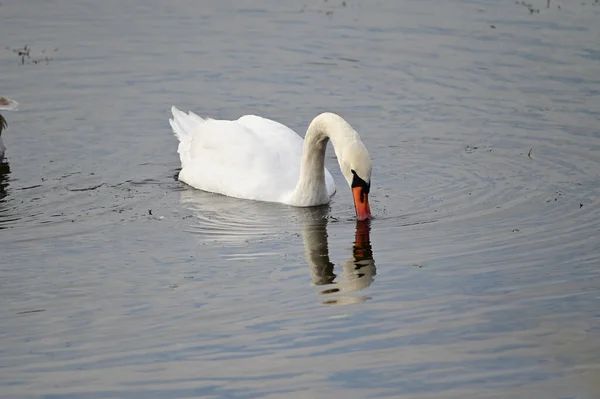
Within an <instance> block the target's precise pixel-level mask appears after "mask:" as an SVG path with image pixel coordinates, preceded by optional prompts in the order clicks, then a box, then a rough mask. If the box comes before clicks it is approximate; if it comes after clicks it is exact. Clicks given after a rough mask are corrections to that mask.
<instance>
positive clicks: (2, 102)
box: [0, 97, 19, 160]
mask: <svg viewBox="0 0 600 399" xmlns="http://www.w3.org/2000/svg"><path fill="white" fill-rule="evenodd" d="M18 106H19V103H18V102H16V101H15V100H11V99H10V98H8V97H0V110H8V111H13V110H15V109H17V107H18ZM7 126H8V123H6V119H4V117H3V116H2V115H1V114H0V160H2V158H4V151H5V150H6V147H4V143H3V142H2V131H3V130H4V129H5V128H6V127H7Z"/></svg>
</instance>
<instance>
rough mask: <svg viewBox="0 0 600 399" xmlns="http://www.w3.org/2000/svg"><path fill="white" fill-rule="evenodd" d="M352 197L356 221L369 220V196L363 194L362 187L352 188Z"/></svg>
mask: <svg viewBox="0 0 600 399" xmlns="http://www.w3.org/2000/svg"><path fill="white" fill-rule="evenodd" d="M352 195H353V196H354V208H355V209H356V217H357V218H358V220H367V219H371V208H370V207H369V195H368V194H365V193H364V192H363V189H362V187H354V188H352Z"/></svg>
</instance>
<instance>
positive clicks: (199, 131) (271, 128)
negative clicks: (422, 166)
mask: <svg viewBox="0 0 600 399" xmlns="http://www.w3.org/2000/svg"><path fill="white" fill-rule="evenodd" d="M171 112H172V114H173V117H172V118H170V119H169V123H170V125H171V127H172V129H173V133H174V134H175V136H176V137H177V138H178V139H179V147H178V149H177V152H178V153H179V157H180V159H181V171H180V172H179V180H180V181H182V182H184V183H186V184H188V185H190V186H192V187H194V188H197V189H199V190H204V191H209V192H213V193H218V194H222V195H226V196H229V197H236V198H244V199H250V200H256V201H266V202H279V203H283V204H287V205H291V206H296V207H311V206H318V205H324V204H327V203H329V202H330V201H331V196H332V195H333V194H335V191H336V189H335V182H334V180H333V177H332V176H331V173H329V171H328V170H327V169H326V168H325V150H326V148H327V142H328V141H329V140H331V142H332V144H333V149H334V151H335V154H336V156H337V159H338V163H339V164H340V169H341V171H342V174H343V175H344V178H345V179H346V181H347V182H348V185H349V186H350V188H351V191H352V195H353V199H354V206H355V211H356V216H357V218H358V219H359V220H365V219H370V218H371V209H370V207H369V190H370V187H371V170H372V166H371V159H370V157H369V152H368V151H367V148H366V147H365V145H364V144H363V142H362V140H361V138H360V136H359V135H358V133H357V132H356V131H355V130H354V129H353V128H352V126H350V124H349V123H348V122H346V121H345V120H344V119H343V118H342V117H341V116H339V115H337V114H334V113H331V112H325V113H322V114H320V115H318V116H317V117H315V118H314V119H313V120H312V122H311V123H310V125H309V126H308V130H307V131H306V135H305V138H304V139H302V137H300V136H299V135H298V134H297V133H296V132H294V131H293V130H292V129H290V128H288V127H287V126H284V125H282V124H281V123H279V122H276V121H273V120H270V119H266V118H262V117H260V116H256V115H245V116H242V117H240V118H239V119H237V120H216V119H210V118H201V117H200V116H198V115H196V114H195V113H193V112H191V111H189V112H188V113H187V114H186V113H185V112H182V111H180V110H179V109H177V108H176V107H175V106H173V107H172V108H171Z"/></svg>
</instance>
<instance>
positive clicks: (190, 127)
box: [169, 106, 209, 166]
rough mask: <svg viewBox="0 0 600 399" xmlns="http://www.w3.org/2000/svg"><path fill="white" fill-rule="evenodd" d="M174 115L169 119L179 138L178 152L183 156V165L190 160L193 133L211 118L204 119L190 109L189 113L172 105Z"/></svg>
mask: <svg viewBox="0 0 600 399" xmlns="http://www.w3.org/2000/svg"><path fill="white" fill-rule="evenodd" d="M171 113H172V114H173V117H172V118H171V119H169V124H170V125H171V128H172V129H173V133H174V134H175V137H177V139H178V140H179V148H178V149H177V152H178V153H179V157H180V158H181V164H182V166H183V165H185V164H186V163H187V162H188V161H189V160H190V147H191V143H192V134H193V133H194V131H196V130H197V129H198V127H199V126H200V125H201V124H203V123H204V122H206V121H207V120H209V119H203V118H201V117H199V116H198V115H196V114H195V113H193V112H192V111H190V112H189V113H187V114H186V113H185V112H182V111H180V110H178V109H177V107H175V106H172V107H171Z"/></svg>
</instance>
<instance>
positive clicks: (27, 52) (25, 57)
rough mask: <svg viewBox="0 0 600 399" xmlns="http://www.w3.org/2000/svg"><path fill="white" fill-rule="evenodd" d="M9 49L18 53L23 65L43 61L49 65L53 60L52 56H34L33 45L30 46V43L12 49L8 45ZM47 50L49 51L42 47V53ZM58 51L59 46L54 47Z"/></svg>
mask: <svg viewBox="0 0 600 399" xmlns="http://www.w3.org/2000/svg"><path fill="white" fill-rule="evenodd" d="M7 49H9V50H12V52H13V53H15V54H17V56H18V57H20V58H21V65H26V64H41V63H42V62H45V63H46V65H48V63H50V61H52V60H53V59H52V58H51V57H48V56H44V57H37V58H34V57H33V56H32V54H31V47H29V45H27V44H26V45H25V46H23V47H22V48H14V49H11V48H10V47H7ZM46 51H47V50H46V49H42V50H41V53H42V54H45V53H46ZM57 51H58V47H57V48H55V49H54V52H57Z"/></svg>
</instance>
